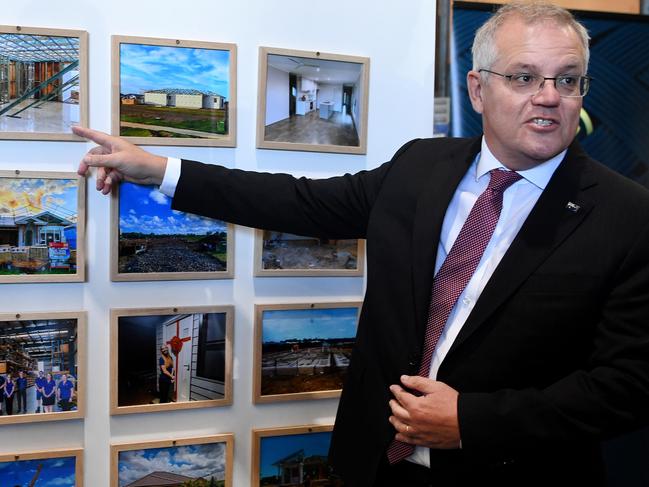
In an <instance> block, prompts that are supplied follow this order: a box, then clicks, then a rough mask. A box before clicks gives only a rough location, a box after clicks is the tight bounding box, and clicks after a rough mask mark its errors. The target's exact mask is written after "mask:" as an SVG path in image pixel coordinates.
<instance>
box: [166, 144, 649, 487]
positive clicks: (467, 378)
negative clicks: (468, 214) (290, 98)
mask: <svg viewBox="0 0 649 487" xmlns="http://www.w3.org/2000/svg"><path fill="white" fill-rule="evenodd" d="M479 148H480V145H479V140H477V139H469V140H467V139H431V140H416V141H412V142H410V143H408V144H406V145H405V146H404V147H402V148H401V149H400V150H399V152H397V154H396V155H395V156H394V157H393V159H392V160H391V161H390V162H388V163H386V164H384V165H382V166H380V167H378V168H377V169H375V170H372V171H363V172H360V173H358V174H355V175H345V176H341V177H336V178H331V179H326V180H307V179H295V178H293V177H291V176H287V175H268V174H257V173H250V172H244V171H238V170H227V169H224V168H221V167H217V166H205V165H202V164H199V163H195V162H191V161H183V166H182V175H181V178H180V181H179V185H178V188H177V192H176V196H175V197H174V207H175V208H177V209H179V210H183V211H189V212H194V213H201V214H205V215H208V216H211V217H215V218H219V219H223V220H227V221H232V222H235V223H239V224H243V225H247V226H251V227H257V228H269V229H273V230H281V231H285V232H291V233H295V234H301V235H315V236H321V237H329V238H366V239H367V269H368V270H367V272H368V275H367V292H366V295H365V300H364V305H363V311H362V313H361V318H360V323H359V327H358V335H357V339H356V346H355V349H354V353H353V358H352V363H351V366H350V371H349V377H348V380H347V383H346V385H345V388H344V390H343V393H342V397H341V400H340V405H339V409H338V414H337V417H336V426H335V430H334V435H333V439H332V448H331V453H330V455H331V462H332V465H333V467H334V469H335V470H336V471H337V472H338V473H339V474H340V475H341V476H342V477H343V478H344V479H345V482H346V484H347V485H359V486H365V485H371V483H372V481H373V479H374V476H375V474H376V470H377V467H378V465H379V462H380V461H381V459H382V458H383V456H384V455H385V450H386V448H387V446H388V444H389V442H390V441H391V439H392V437H393V435H394V430H393V429H392V427H391V425H390V424H389V423H388V421H387V418H388V416H389V415H390V410H389V406H388V401H389V400H390V393H389V391H388V386H389V385H390V384H396V383H398V382H399V376H400V375H401V374H404V373H405V374H416V372H417V369H418V366H419V360H420V353H421V347H422V343H423V334H424V329H425V323H426V314H427V308H428V302H429V299H430V291H431V285H432V279H433V267H434V262H435V252H436V250H437V243H438V239H439V235H440V230H441V226H442V221H443V219H444V215H445V211H446V208H447V205H448V203H449V201H450V199H451V197H452V195H453V193H454V191H455V188H456V187H457V185H458V183H459V181H460V180H461V178H462V176H463V175H464V174H465V172H466V170H467V167H468V166H469V164H470V163H471V161H472V160H473V158H474V157H475V155H476V153H477V152H478V151H479ZM569 202H570V203H573V204H574V205H577V206H578V208H575V206H574V205H573V207H572V210H571V209H570V208H568V207H567V204H568V203H569ZM575 210H576V211H575ZM438 380H440V381H443V382H445V383H447V384H449V385H450V386H452V387H454V388H455V389H457V390H458V391H459V392H460V396H459V404H458V414H459V424H460V430H461V436H462V450H456V451H438V450H433V451H431V468H432V471H433V473H434V475H435V476H436V477H435V478H436V479H440V480H441V479H444V480H443V481H440V483H439V485H488V484H489V483H490V482H499V483H500V485H521V486H523V485H537V483H538V485H548V482H549V483H550V485H562V482H565V484H566V485H567V484H569V483H572V485H596V484H597V482H601V479H602V466H601V460H600V454H599V441H600V440H601V439H602V438H606V437H609V436H611V435H615V434H618V433H620V432H623V431H626V430H629V429H632V428H636V427H637V426H638V425H639V424H641V423H643V422H644V421H645V419H646V416H647V411H649V399H648V398H649V193H648V192H647V191H646V190H645V189H643V188H641V187H640V186H639V185H637V184H635V183H633V182H631V181H629V180H627V179H625V178H623V177H621V176H619V175H618V174H616V173H614V172H612V171H610V170H608V169H606V168H605V167H604V166H602V165H600V164H599V163H596V162H595V161H593V160H591V159H590V158H588V156H587V155H586V154H585V153H583V152H582V150H581V149H580V148H579V147H578V145H577V144H576V143H573V145H572V146H571V147H570V149H569V151H568V155H567V156H566V158H565V160H564V161H563V162H562V163H561V165H560V166H559V168H558V169H557V171H556V172H555V174H554V176H553V177H552V179H551V181H550V183H549V184H548V186H547V188H546V189H545V191H544V192H543V194H542V195H541V197H540V199H539V200H538V202H537V204H536V206H535V207H534V209H533V210H532V212H531V214H530V215H529V217H528V218H527V220H526V222H525V223H524V225H523V227H522V229H521V231H520V233H519V234H518V236H517V237H516V239H515V240H514V242H513V243H512V245H511V247H510V248H509V250H508V252H507V253H506V254H505V256H504V257H503V259H502V261H501V263H500V265H499V266H498V268H497V269H496V271H495V273H494V274H493V276H492V278H491V279H490V281H489V283H488V285H487V286H486V288H485V289H484V291H483V293H482V295H481V296H480V299H479V300H478V302H477V303H476V305H475V308H474V310H473V312H472V313H471V315H470V316H469V318H468V320H467V322H466V323H465V325H464V326H463V328H462V330H461V332H460V334H459V336H458V337H457V339H456V341H455V343H454V344H453V346H452V348H451V350H450V351H449V353H448V355H447V356H446V358H445V359H444V361H443V363H442V365H441V368H440V369H439V373H438ZM565 469H567V472H562V470H565ZM577 479H578V480H577ZM574 481H577V484H574V483H573V482H574ZM476 482H478V484H476ZM485 482H486V483H485ZM535 482H537V483H535Z"/></svg>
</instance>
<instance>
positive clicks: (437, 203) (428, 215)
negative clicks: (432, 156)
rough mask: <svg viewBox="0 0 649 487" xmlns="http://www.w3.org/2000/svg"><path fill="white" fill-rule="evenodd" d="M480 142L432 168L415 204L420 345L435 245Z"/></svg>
mask: <svg viewBox="0 0 649 487" xmlns="http://www.w3.org/2000/svg"><path fill="white" fill-rule="evenodd" d="M480 140H481V139H480V138H478V139H470V140H469V141H468V142H467V143H465V144H463V145H459V146H458V147H457V149H456V150H454V151H453V152H452V153H451V154H450V156H449V157H448V158H445V160H444V161H443V162H440V163H438V164H436V165H435V166H434V167H433V170H432V171H431V174H430V177H429V178H428V181H427V182H426V184H425V185H424V189H423V191H422V192H421V195H420V196H419V198H418V200H417V210H416V213H415V218H414V225H413V238H412V250H411V251H412V254H411V255H412V275H413V289H414V290H415V291H414V301H415V313H416V318H417V319H416V327H417V328H416V337H417V338H416V339H417V343H418V344H419V346H421V344H422V343H423V334H424V332H425V328H426V320H427V315H428V304H429V302H430V292H431V289H432V284H433V273H434V269H435V257H436V254H437V243H438V242H439V236H440V233H441V231H442V223H443V222H444V216H445V214H446V209H447V208H448V205H449V203H450V201H451V198H452V197H453V194H454V193H455V190H456V188H457V186H458V185H459V184H460V181H461V180H462V177H464V175H465V174H466V171H467V169H468V167H469V166H470V164H471V162H472V161H473V159H474V158H475V156H476V154H477V153H478V152H479V150H480Z"/></svg>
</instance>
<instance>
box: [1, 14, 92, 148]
mask: <svg viewBox="0 0 649 487" xmlns="http://www.w3.org/2000/svg"><path fill="white" fill-rule="evenodd" d="M87 45H88V34H87V33H86V32H84V31H78V30H64V29H43V28H30V27H22V26H21V27H15V26H5V25H0V139H15V140H20V139H23V140H27V139H29V140H77V141H82V140H83V139H82V138H80V137H77V136H76V135H74V134H73V133H72V129H71V127H72V126H73V125H77V124H81V125H82V126H86V124H87V119H88V116H87V114H88V103H87V101H88V89H87V86H88V82H87V70H88V68H87V64H88V63H87V59H88V53H87Z"/></svg>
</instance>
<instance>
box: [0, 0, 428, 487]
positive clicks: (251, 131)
mask: <svg viewBox="0 0 649 487" xmlns="http://www.w3.org/2000/svg"><path fill="white" fill-rule="evenodd" d="M435 4H436V2H435V1H434V0H410V1H407V2H400V3H399V4H398V8H395V5H396V4H395V2H394V1H392V0H356V1H354V2H350V1H348V0H330V1H329V2H327V5H326V11H327V12H328V13H330V14H331V15H330V16H329V17H328V18H327V19H324V18H322V19H321V18H318V17H313V15H311V14H310V13H309V12H310V11H322V9H321V8H317V7H316V8H315V9H313V8H312V7H310V6H308V5H307V4H305V3H304V2H303V1H299V0H282V1H267V0H237V1H227V2H214V1H211V0H186V1H185V2H183V4H182V8H176V9H173V15H171V16H170V11H169V10H168V9H162V8H160V2H159V1H157V0H141V1H140V2H138V3H137V4H134V3H133V2H132V1H129V0H113V1H111V2H105V1H100V0H68V1H67V2H66V3H65V8H55V9H52V8H44V6H43V2H42V1H40V0H21V1H20V2H12V4H11V7H10V8H8V9H5V10H4V12H3V18H2V23H3V24H7V25H21V26H33V27H50V28H67V29H79V30H86V31H88V33H89V60H90V61H89V114H90V124H91V126H92V127H93V128H96V129H99V130H104V131H108V130H110V122H111V106H110V93H111V75H110V66H111V59H110V56H111V48H110V46H111V44H110V42H111V40H110V36H111V35H127V36H141V37H156V38H168V39H187V40H199V41H211V42H228V43H235V44H237V64H238V73H237V81H238V85H237V111H238V113H237V115H238V116H237V124H238V127H237V147H236V148H208V147H186V148H182V147H172V146H169V147H166V146H165V147H162V146H158V147H156V146H150V147H147V149H148V150H150V151H152V152H154V153H156V154H160V155H164V156H174V157H185V158H188V159H194V160H200V161H204V162H207V163H214V164H216V163H220V164H224V165H226V166H228V167H233V168H239V169H246V170H259V171H268V172H284V173H290V174H294V175H296V176H308V177H330V176H335V175H339V174H343V173H346V172H350V173H354V172H357V171H360V170H365V169H371V168H374V167H377V166H379V165H380V164H382V163H383V162H385V161H386V160H389V159H390V157H391V156H392V155H393V154H394V152H395V151H396V150H398V149H399V147H401V145H402V144H404V143H405V142H407V141H408V140H410V139H412V138H416V137H430V136H431V135H432V126H433V66H434V58H435V52H434V46H435ZM141 12H147V14H146V15H141ZM197 13H200V14H199V15H197ZM260 46H269V47H277V48H286V49H298V50H306V51H312V52H315V51H320V52H326V53H339V54H345V55H352V56H363V57H368V58H370V72H369V107H368V126H367V130H368V138H367V154H365V155H352V154H333V153H327V154H325V153H317V152H292V151H284V150H267V149H266V150H265V149H256V142H255V135H256V116H257V99H258V94H257V82H258V62H259V47H260ZM271 71H272V70H270V69H269V72H271ZM285 74H286V73H285ZM269 84H271V83H269ZM286 85H287V82H285V83H283V86H286ZM362 96H363V94H362V93H360V92H357V91H355V92H354V95H353V97H354V99H357V100H360V99H362ZM286 97H288V93H286ZM267 99H268V100H273V99H275V97H274V96H271V97H267ZM287 105H288V103H285V105H284V106H287ZM356 113H357V110H356V109H354V114H356ZM269 115H270V113H269ZM286 116H287V115H283V116H280V115H279V114H276V115H273V116H272V117H268V116H267V120H266V123H270V122H272V121H274V120H279V119H282V118H286ZM90 147H92V145H91V144H87V143H83V142H51V141H19V140H17V141H9V140H0V170H14V169H21V170H31V171H73V170H76V167H77V164H78V161H79V160H80V159H81V157H82V155H83V154H84V153H85V152H86V151H87V150H88V149H89V148H90ZM94 186H95V181H94V176H93V177H91V180H90V181H89V182H88V198H87V212H86V213H87V241H88V244H87V253H86V255H87V257H86V260H87V273H86V275H87V280H86V282H85V283H52V284H50V283H48V284H40V283H30V284H0V309H2V311H3V312H12V311H15V312H23V313H24V312H46V311H80V310H84V311H87V312H88V332H87V336H88V346H87V362H88V363H87V370H88V374H87V381H86V382H87V383H86V390H85V391H83V393H85V394H86V399H87V401H86V405H87V406H86V409H87V416H86V418H85V419H84V420H71V421H56V422H49V423H33V424H17V425H3V426H2V427H1V428H0V438H3V441H0V454H2V453H13V452H17V451H29V450H43V449H49V448H77V447H82V448H84V450H85V452H84V462H85V465H86V468H85V469H84V485H88V486H93V487H108V485H109V473H110V463H109V458H110V448H109V445H110V443H111V442H114V443H122V442H130V441H148V440H158V439H169V438H182V437H188V436H201V435H212V434H219V433H228V432H232V433H234V445H235V446H234V484H233V485H234V486H237V487H238V486H246V485H249V482H250V477H249V475H250V474H249V472H250V466H251V443H250V442H251V433H250V432H251V429H253V428H265V427H275V426H292V425H299V424H311V423H318V424H328V423H331V422H333V419H334V416H335V413H336V407H337V404H338V401H337V399H325V400H318V401H295V402H290V403H288V402H281V403H273V404H258V405H253V402H252V395H253V387H252V373H253V356H252V355H253V354H252V350H253V331H254V304H256V303H258V304H272V303H290V302H295V303H298V302H334V301H358V300H360V299H362V296H363V291H364V282H365V281H364V278H363V277H280V278H277V277H257V278H255V277H253V272H254V257H253V256H254V231H253V230H252V229H248V228H244V227H236V228H235V254H234V257H235V263H234V269H235V278H234V279H219V280H200V281H167V282H165V281H156V282H111V281H110V277H109V275H110V273H109V265H110V258H109V248H110V228H109V226H110V204H109V198H107V197H105V196H102V195H101V194H99V193H97V192H96V191H94ZM226 304H232V305H234V311H235V315H234V349H233V352H234V367H233V376H234V384H233V386H234V388H233V404H232V406H227V407H216V408H200V409H192V410H178V411H165V412H149V413H138V414H127V415H117V416H113V417H111V416H110V415H109V384H110V381H109V361H110V348H109V321H110V316H109V310H110V309H111V308H155V307H162V306H165V307H166V306H199V305H226ZM7 439H10V441H7Z"/></svg>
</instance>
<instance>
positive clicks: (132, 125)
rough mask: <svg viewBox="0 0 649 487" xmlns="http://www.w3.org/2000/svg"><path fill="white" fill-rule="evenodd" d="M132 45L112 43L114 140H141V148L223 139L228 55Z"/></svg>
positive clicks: (185, 46) (123, 40) (182, 46)
mask: <svg viewBox="0 0 649 487" xmlns="http://www.w3.org/2000/svg"><path fill="white" fill-rule="evenodd" d="M136 40H137V38H129V37H117V38H116V41H114V42H116V43H117V44H116V46H115V47H114V49H118V50H119V132H118V133H119V135H122V136H126V137H138V138H140V139H139V140H142V138H143V140H144V141H142V142H141V143H147V142H146V138H149V139H151V138H173V139H222V138H224V137H226V136H228V135H229V133H230V125H231V123H230V118H231V117H230V110H231V106H230V105H231V90H230V88H231V83H232V82H233V80H231V79H230V78H231V73H232V70H231V62H232V53H231V50H230V49H227V48H225V49H217V48H206V47H194V46H190V45H189V44H191V43H187V42H183V41H178V44H176V41H172V42H173V45H164V44H169V42H167V43H165V42H164V41H160V42H159V43H156V42H155V41H156V40H155V39H151V40H149V41H151V43H149V42H144V41H146V39H144V40H143V42H141V43H140V42H135V41H136ZM202 44H207V43H202ZM116 133H117V132H116ZM148 143H151V141H150V140H149V142H148ZM153 143H156V142H153ZM185 145H186V144H185Z"/></svg>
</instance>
